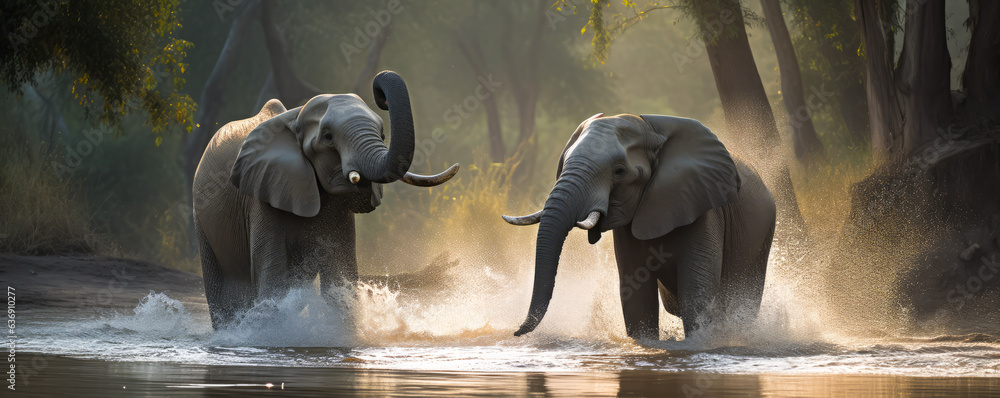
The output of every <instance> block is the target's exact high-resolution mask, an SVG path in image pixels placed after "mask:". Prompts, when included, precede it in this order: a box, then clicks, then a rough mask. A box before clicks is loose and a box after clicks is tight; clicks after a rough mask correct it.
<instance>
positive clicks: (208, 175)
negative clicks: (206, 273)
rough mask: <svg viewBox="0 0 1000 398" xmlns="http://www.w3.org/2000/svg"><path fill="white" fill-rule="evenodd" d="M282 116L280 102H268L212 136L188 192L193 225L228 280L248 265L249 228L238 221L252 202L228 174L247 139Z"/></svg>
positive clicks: (244, 218) (243, 271) (241, 272)
mask: <svg viewBox="0 0 1000 398" xmlns="http://www.w3.org/2000/svg"><path fill="white" fill-rule="evenodd" d="M282 112H285V107H284V106H283V105H281V102H279V101H278V100H271V101H268V103H267V104H265V105H264V107H263V108H262V109H261V110H260V112H259V113H257V115H255V116H253V117H251V118H247V119H243V120H237V121H233V122H230V123H227V124H226V125H225V126H222V128H220V129H219V130H218V131H217V132H216V133H215V135H214V136H212V140H211V141H210V142H209V144H208V146H207V147H206V149H205V153H204V154H203V155H202V157H201V161H200V162H199V163H198V169H197V171H196V172H195V177H194V181H193V184H192V192H191V197H192V199H193V208H194V220H195V223H196V224H198V225H199V227H200V228H201V229H202V230H203V231H204V234H205V238H206V239H207V240H208V244H209V245H210V246H211V247H212V248H213V250H214V251H215V254H216V256H217V257H218V260H219V263H220V266H221V267H222V269H223V272H224V273H226V274H229V275H231V276H232V275H236V274H245V273H246V270H245V269H243V268H245V267H242V266H241V265H245V264H249V260H250V259H249V255H248V253H249V247H248V242H247V241H246V237H247V236H248V227H247V225H246V223H245V222H241V220H246V219H247V212H248V211H249V209H250V206H252V205H253V199H252V198H250V197H248V196H245V195H241V194H240V193H239V190H238V189H237V188H236V187H235V186H234V185H233V184H232V182H231V181H230V173H231V172H232V169H233V164H234V163H235V162H236V158H237V156H239V153H240V147H241V146H242V145H243V141H244V140H246V137H247V135H249V134H250V132H251V131H253V129H254V128H256V127H257V126H258V125H259V124H261V123H263V122H264V121H266V120H268V119H270V118H272V117H274V116H275V115H278V114H280V113H282ZM243 276H245V277H249V274H247V275H243Z"/></svg>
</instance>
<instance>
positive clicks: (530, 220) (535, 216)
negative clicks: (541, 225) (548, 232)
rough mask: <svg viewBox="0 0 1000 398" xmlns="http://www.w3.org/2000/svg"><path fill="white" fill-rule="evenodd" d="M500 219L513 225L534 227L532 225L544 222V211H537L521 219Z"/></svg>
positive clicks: (508, 217) (509, 217) (504, 217)
mask: <svg viewBox="0 0 1000 398" xmlns="http://www.w3.org/2000/svg"><path fill="white" fill-rule="evenodd" d="M500 217H503V220H504V221H506V222H508V223H510V224H511V225H532V224H538V222H539V221H541V220H542V210H539V211H536V212H534V213H531V214H528V215H526V216H520V217H512V216H500Z"/></svg>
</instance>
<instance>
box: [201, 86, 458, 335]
mask: <svg viewBox="0 0 1000 398" xmlns="http://www.w3.org/2000/svg"><path fill="white" fill-rule="evenodd" d="M373 88H374V95H375V103H376V104H377V105H378V106H379V108H381V109H383V110H388V111H389V119H390V121H391V122H392V131H391V142H390V144H391V145H389V146H387V145H386V144H385V143H384V140H385V135H384V134H383V132H382V119H381V118H380V117H379V116H378V115H377V114H375V112H373V111H372V110H371V109H369V108H368V106H367V105H365V102H364V101H363V100H361V98H360V97H358V96H357V95H355V94H335V95H331V94H325V95H318V96H316V97H313V98H312V99H310V100H309V101H307V102H306V104H305V105H303V106H301V107H298V108H295V109H290V110H286V109H285V107H284V106H283V105H282V104H281V102H279V101H278V100H273V99H272V100H270V101H268V102H267V104H266V105H264V108H263V109H261V111H260V113H258V114H257V115H256V116H254V117H252V118H249V119H244V120H239V121H234V122H230V123H228V124H226V125H225V126H223V127H222V128H221V129H219V131H218V132H216V133H215V136H213V137H212V140H211V142H210V143H209V144H208V147H207V149H206V150H205V154H204V155H203V156H202V158H201V162H200V163H199V165H198V170H197V172H196V173H195V178H194V185H193V192H192V196H193V199H194V209H195V213H194V221H195V229H196V233H197V235H198V242H199V247H200V249H201V264H202V272H203V274H204V280H205V297H206V299H207V301H208V306H209V312H210V315H211V318H212V326H213V327H215V328H219V327H221V326H224V325H226V324H227V323H229V322H231V321H232V320H233V317H234V315H235V314H237V313H238V312H240V311H241V310H245V309H247V308H249V307H250V306H252V305H253V304H254V302H255V301H257V300H260V299H265V298H274V297H276V296H278V295H280V294H283V293H284V292H287V290H288V289H289V288H291V287H293V286H296V285H303V284H308V283H310V282H311V281H312V280H313V279H314V278H316V275H317V274H318V275H319V277H320V284H321V286H322V291H323V292H324V293H325V292H328V291H329V288H330V287H331V286H332V285H333V284H338V283H341V282H352V281H355V280H357V277H358V266H357V257H356V255H355V246H354V245H355V231H354V213H367V212H370V211H372V210H374V209H375V207H376V206H378V205H379V204H380V203H381V197H382V188H381V185H380V184H386V183H390V182H393V181H396V180H402V181H403V182H406V183H408V184H411V185H417V186H434V185H438V184H442V183H444V182H445V181H447V180H448V179H450V178H451V177H453V176H454V175H455V173H457V172H458V165H457V164H456V165H453V166H452V167H451V168H449V169H448V170H447V171H445V172H443V173H441V174H438V175H434V176H422V175H417V174H413V173H409V172H408V171H407V170H409V168H410V162H411V161H412V160H413V149H414V137H413V135H414V128H413V116H412V114H411V111H410V99H409V94H408V93H407V90H406V85H405V84H404V82H403V79H402V78H400V77H399V75H397V74H396V73H394V72H390V71H384V72H381V73H379V74H378V76H376V77H375V80H374V82H373ZM310 259H320V261H309V260H310ZM318 263H321V264H318Z"/></svg>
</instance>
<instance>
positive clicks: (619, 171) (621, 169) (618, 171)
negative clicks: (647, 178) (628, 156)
mask: <svg viewBox="0 0 1000 398" xmlns="http://www.w3.org/2000/svg"><path fill="white" fill-rule="evenodd" d="M627 172H628V170H627V169H626V168H625V166H618V167H615V171H614V173H615V178H622V177H624V176H625V173H627Z"/></svg>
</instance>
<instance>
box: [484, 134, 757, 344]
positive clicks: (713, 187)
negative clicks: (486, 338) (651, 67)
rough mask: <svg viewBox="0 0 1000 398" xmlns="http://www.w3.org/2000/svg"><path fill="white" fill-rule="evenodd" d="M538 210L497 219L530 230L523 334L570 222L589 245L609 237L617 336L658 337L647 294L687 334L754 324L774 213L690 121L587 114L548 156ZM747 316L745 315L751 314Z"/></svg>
mask: <svg viewBox="0 0 1000 398" xmlns="http://www.w3.org/2000/svg"><path fill="white" fill-rule="evenodd" d="M556 176H557V181H556V182H555V185H554V187H553V188H552V190H551V192H550V193H549V195H548V197H547V198H546V200H545V205H544V207H543V208H542V210H539V211H538V212H536V213H534V214H530V215H526V216H520V217H510V216H503V218H504V220H505V221H507V222H508V223H511V224H514V225H531V224H536V223H537V224H539V226H538V235H537V241H536V248H535V273H534V285H533V290H532V294H531V303H530V306H529V311H528V316H527V318H526V320H525V321H524V323H523V324H522V325H521V327H520V329H518V330H517V331H516V332H515V336H521V335H523V334H525V333H529V332H531V331H532V330H534V329H535V328H536V327H537V326H538V324H539V322H541V320H542V317H543V316H544V315H545V312H546V310H547V309H548V305H549V301H550V300H551V299H552V290H553V288H554V285H555V276H556V269H557V266H558V264H559V256H560V253H561V251H562V247H563V244H564V242H565V240H566V238H567V236H568V234H569V231H570V230H572V228H573V227H574V226H576V227H579V228H581V229H584V230H587V231H588V240H589V242H590V243H591V244H593V243H596V242H597V241H598V240H600V238H601V233H603V232H606V231H608V230H611V231H614V232H613V237H614V251H615V261H616V263H617V265H618V276H619V288H620V290H619V293H620V297H621V306H622V313H623V315H624V318H625V329H626V332H627V334H628V336H629V337H631V338H633V339H637V340H638V339H650V340H656V339H658V338H659V305H658V300H657V298H658V297H657V292H659V293H660V297H659V298H660V299H662V302H663V303H664V307H665V310H667V312H669V313H671V314H673V315H676V316H679V317H680V318H681V320H682V322H683V324H684V332H685V336H686V337H688V338H690V337H692V336H695V335H696V334H697V333H698V331H699V330H701V329H703V327H704V326H707V325H708V324H710V323H711V322H714V321H715V320H716V319H718V318H719V316H721V315H722V314H725V313H728V314H733V312H726V311H742V312H739V313H747V314H750V317H756V314H757V312H758V310H759V307H760V302H761V297H762V295H763V290H764V278H765V274H766V271H767V258H768V254H769V252H770V248H771V240H772V237H773V235H774V226H775V205H774V198H773V197H772V196H771V192H770V191H769V190H768V188H767V187H766V186H765V185H764V183H763V182H762V181H761V178H760V176H759V175H758V173H757V172H756V171H755V170H754V169H753V168H751V167H750V166H749V165H748V164H746V163H745V162H743V161H742V160H740V159H739V158H737V157H735V156H733V155H731V154H730V152H729V151H728V150H727V149H726V147H725V146H724V145H723V144H722V142H721V141H719V139H718V137H716V135H715V134H714V133H712V131H710V130H709V129H708V128H706V127H705V126H704V125H703V124H702V123H700V122H698V121H697V120H694V119H688V118H681V117H673V116H662V115H638V116H636V115H632V114H621V115H617V116H610V117H604V115H603V114H597V115H594V116H592V117H590V118H588V119H587V120H585V121H584V122H583V123H581V124H580V125H579V127H577V129H576V131H575V132H574V133H573V135H572V136H571V138H570V139H569V142H568V143H567V144H566V147H565V149H564V150H563V152H562V155H561V156H560V158H559V165H558V169H557V173H556ZM751 319H752V318H751Z"/></svg>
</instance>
